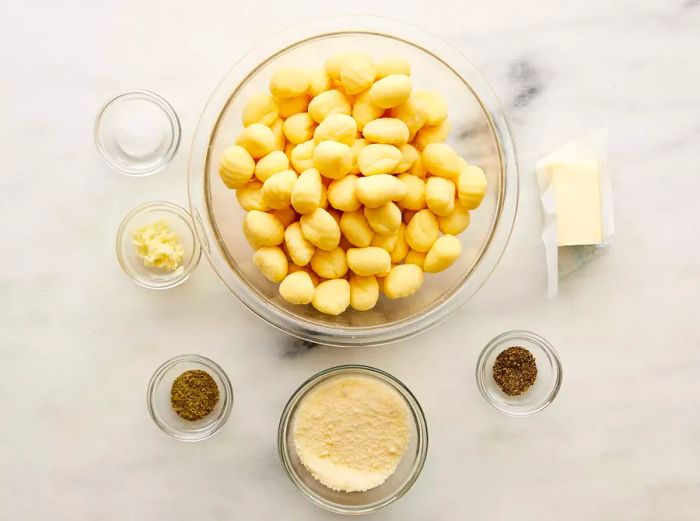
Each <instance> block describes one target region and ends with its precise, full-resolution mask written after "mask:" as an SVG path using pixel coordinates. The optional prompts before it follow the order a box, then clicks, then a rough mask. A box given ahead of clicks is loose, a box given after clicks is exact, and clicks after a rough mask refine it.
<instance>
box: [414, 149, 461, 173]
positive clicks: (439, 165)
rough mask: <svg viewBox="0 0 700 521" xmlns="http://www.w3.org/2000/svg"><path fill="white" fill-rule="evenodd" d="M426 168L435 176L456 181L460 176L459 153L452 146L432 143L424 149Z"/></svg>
mask: <svg viewBox="0 0 700 521" xmlns="http://www.w3.org/2000/svg"><path fill="white" fill-rule="evenodd" d="M423 162H424V163H425V168H426V169H427V170H428V172H430V173H431V174H433V175H436V176H440V177H447V178H448V179H455V178H456V177H457V176H458V175H459V161H458V156H457V153H456V152H455V151H454V150H453V149H452V147H451V146H450V145H445V144H444V143H431V144H429V145H428V146H426V147H425V148H424V149H423Z"/></svg>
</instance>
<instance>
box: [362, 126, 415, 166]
mask: <svg viewBox="0 0 700 521" xmlns="http://www.w3.org/2000/svg"><path fill="white" fill-rule="evenodd" d="M362 135H363V136H364V137H365V139H366V140H367V141H369V142H371V143H383V144H386V145H396V146H401V145H405V144H406V142H407V141H408V127H407V126H406V123H404V122H403V121H401V120H400V119H398V118H379V119H374V120H372V121H370V122H368V123H367V124H366V125H365V127H364V129H363V130H362ZM401 160H403V153H402V154H401Z"/></svg>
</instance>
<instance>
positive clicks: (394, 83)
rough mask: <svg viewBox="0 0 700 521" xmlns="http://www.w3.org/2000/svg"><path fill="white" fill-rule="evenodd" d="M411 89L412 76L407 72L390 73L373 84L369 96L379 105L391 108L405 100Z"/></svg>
mask: <svg viewBox="0 0 700 521" xmlns="http://www.w3.org/2000/svg"><path fill="white" fill-rule="evenodd" d="M411 89H412V87H411V78H409V77H408V76H407V75H406V74H390V75H389V76H385V77H384V78H382V79H380V80H377V82H376V83H374V85H372V87H371V88H370V89H369V97H370V100H371V101H372V103H374V104H375V105H376V106H377V107H381V108H383V109H390V108H392V107H396V106H398V105H401V104H402V103H403V102H405V101H406V100H407V99H408V97H409V96H410V95H411Z"/></svg>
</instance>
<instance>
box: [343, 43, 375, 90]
mask: <svg viewBox="0 0 700 521" xmlns="http://www.w3.org/2000/svg"><path fill="white" fill-rule="evenodd" d="M339 78H340V83H341V84H342V85H343V89H344V90H345V92H347V93H348V94H359V93H360V92H362V91H363V90H367V89H368V88H369V87H370V85H372V83H373V82H374V78H375V72H374V67H372V60H371V59H370V57H369V56H367V55H365V54H361V53H353V54H351V55H348V56H346V57H345V59H343V60H342V61H341V62H340V76H339Z"/></svg>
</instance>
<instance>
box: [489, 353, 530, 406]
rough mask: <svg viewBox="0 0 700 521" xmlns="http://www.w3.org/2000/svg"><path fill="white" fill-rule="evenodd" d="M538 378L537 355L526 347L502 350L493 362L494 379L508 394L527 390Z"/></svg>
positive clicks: (512, 394)
mask: <svg viewBox="0 0 700 521" xmlns="http://www.w3.org/2000/svg"><path fill="white" fill-rule="evenodd" d="M536 378H537V364H536V363H535V357H534V356H533V355H532V353H531V352H530V351H528V350H527V349H525V348H524V347H519V346H514V347H509V348H507V349H504V350H503V351H501V352H500V353H499V354H498V356H497V357H496V361H495V362H494V364H493V379H494V380H495V381H496V383H497V384H498V387H500V388H501V390H502V391H503V392H504V393H506V394H507V395H508V396H518V395H520V394H523V393H524V392H527V390H528V389H529V388H530V387H531V386H532V384H534V383H535V379H536Z"/></svg>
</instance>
